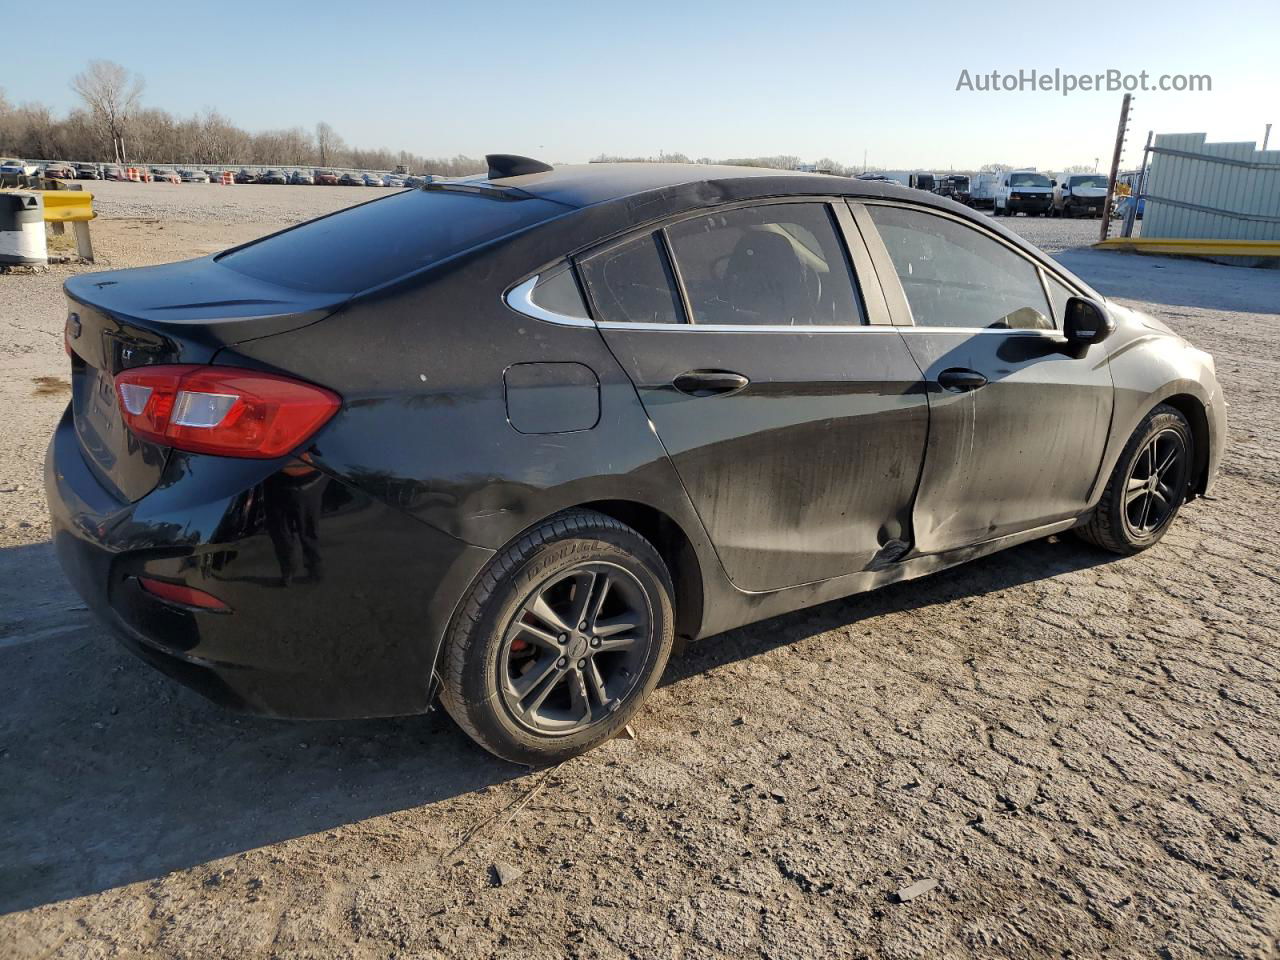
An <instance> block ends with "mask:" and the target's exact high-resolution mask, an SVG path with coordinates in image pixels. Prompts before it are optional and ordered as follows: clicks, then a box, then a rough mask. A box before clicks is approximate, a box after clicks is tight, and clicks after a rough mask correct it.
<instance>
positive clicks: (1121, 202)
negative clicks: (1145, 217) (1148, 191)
mask: <svg viewBox="0 0 1280 960" xmlns="http://www.w3.org/2000/svg"><path fill="white" fill-rule="evenodd" d="M1135 204H1136V205H1137V212H1136V213H1135V214H1134V219H1135V220H1141V219H1142V213H1143V208H1144V207H1145V206H1146V198H1145V197H1138V198H1137V199H1136V200H1135V199H1134V198H1133V196H1132V195H1131V194H1126V195H1125V196H1123V197H1116V201H1115V205H1114V206H1113V207H1112V208H1111V216H1112V217H1121V218H1124V217H1127V216H1128V215H1129V210H1130V209H1131V208H1133V206H1134V205H1135Z"/></svg>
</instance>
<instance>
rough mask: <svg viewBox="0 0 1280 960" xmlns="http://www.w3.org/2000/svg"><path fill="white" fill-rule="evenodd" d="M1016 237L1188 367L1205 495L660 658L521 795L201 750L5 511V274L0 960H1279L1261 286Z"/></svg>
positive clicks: (440, 761)
mask: <svg viewBox="0 0 1280 960" xmlns="http://www.w3.org/2000/svg"><path fill="white" fill-rule="evenodd" d="M105 186H109V187H117V186H118V187H119V190H120V193H121V195H122V199H120V200H118V201H117V200H116V199H114V198H111V199H110V200H108V198H107V196H106V193H107V192H106V191H103V194H104V198H103V203H102V204H101V205H100V208H101V209H103V210H110V211H111V212H112V214H113V215H115V216H120V215H121V214H122V211H123V212H124V215H130V216H135V217H143V218H150V217H160V216H172V215H174V211H173V209H170V210H169V211H168V213H166V212H165V211H164V210H161V209H151V208H145V209H144V207H126V206H115V204H117V203H119V204H122V205H124V204H133V203H137V202H138V201H135V200H132V199H130V198H128V197H126V196H124V193H125V191H135V192H139V191H145V190H147V189H148V188H145V187H135V186H133V185H105ZM160 189H168V188H160V187H153V188H151V190H152V191H153V192H154V193H156V195H159V190H160ZM178 191H190V192H191V194H192V195H193V196H194V195H196V194H197V193H205V194H206V195H209V196H212V195H217V194H222V195H230V196H232V202H233V203H234V204H235V205H236V208H237V210H236V212H234V213H230V212H228V211H226V210H223V211H222V212H218V211H217V210H216V209H214V208H209V209H206V208H203V207H201V208H200V209H199V212H196V209H197V208H196V207H195V206H194V205H193V206H191V207H188V206H187V202H186V199H185V194H183V193H179V192H178ZM111 192H112V193H114V192H115V191H114V190H113V191H111ZM352 192H353V193H354V194H356V196H355V198H354V199H359V198H360V197H362V196H365V195H371V194H372V193H373V191H372V190H370V191H368V193H367V194H364V193H361V192H360V191H359V190H358V189H355V188H353V190H352ZM139 195H140V193H139ZM313 195H315V196H316V197H317V198H318V199H317V200H316V201H315V202H317V203H318V202H321V200H323V201H324V202H331V201H330V200H328V199H325V198H329V197H332V198H333V199H335V200H336V199H338V193H337V192H336V191H335V190H326V189H325V188H314V189H304V188H285V187H261V188H252V187H235V188H221V187H201V186H192V187H189V188H188V187H173V188H172V193H171V194H170V196H171V197H174V198H180V203H179V206H178V208H177V209H178V210H179V211H180V215H182V216H184V217H186V214H187V211H188V210H191V211H192V213H191V216H190V217H188V218H187V219H189V220H198V221H199V222H188V223H173V222H169V221H166V222H165V223H163V224H161V223H139V222H132V223H131V222H127V221H119V220H117V221H112V220H106V221H100V222H98V223H95V225H94V232H95V240H96V242H97V243H98V246H99V248H100V249H101V250H102V252H103V254H104V255H105V256H106V257H107V258H109V259H110V260H111V262H112V263H113V264H114V265H117V266H123V265H135V264H141V263H149V262H156V261H158V260H164V259H173V258H177V257H182V256H188V255H195V254H197V253H201V252H205V251H207V250H209V249H214V248H216V247H217V246H224V245H229V244H231V243H234V242H236V241H239V240H242V239H245V238H247V237H249V236H252V235H254V233H256V232H262V231H265V230H267V229H271V228H273V227H274V226H275V225H278V224H279V223H282V222H288V221H289V220H290V219H293V218H296V217H298V216H305V215H310V214H312V213H317V212H321V211H320V210H312V209H310V208H309V207H308V208H307V210H306V212H305V213H301V212H294V211H291V210H290V208H289V206H288V200H289V198H290V197H295V196H296V197H304V196H305V197H307V198H308V199H307V202H308V203H310V202H311V197H312V196H313ZM260 197H261V198H262V199H259V198H260ZM276 197H279V198H280V200H279V204H280V205H279V206H272V204H276V203H277V201H276V199H275V198H276ZM201 199H202V200H203V199H204V197H203V196H202V197H201ZM148 202H149V201H148ZM218 202H219V203H225V202H226V201H222V200H220V201H218ZM241 203H244V204H248V207H249V209H248V210H244V211H242V210H240V209H239V205H240V204H241ZM129 210H132V211H134V212H132V213H128V211H129ZM206 217H208V218H209V219H207V220H206V219H205V218H206ZM1012 223H1013V225H1014V226H1015V229H1018V230H1020V231H1022V232H1024V233H1025V234H1026V235H1027V236H1029V237H1030V238H1031V239H1032V240H1033V241H1035V242H1037V243H1039V244H1041V245H1042V246H1044V247H1045V248H1046V249H1050V250H1059V251H1063V252H1062V253H1061V254H1060V256H1061V259H1062V260H1063V261H1064V262H1066V263H1067V264H1068V265H1069V266H1070V267H1071V268H1072V269H1074V270H1076V271H1077V272H1079V273H1080V274H1081V275H1082V276H1084V277H1085V278H1086V279H1087V280H1089V281H1090V282H1091V283H1093V284H1094V285H1095V286H1097V287H1098V288H1099V289H1100V290H1102V291H1103V292H1104V293H1107V294H1108V295H1112V296H1115V297H1117V298H1119V299H1121V300H1122V301H1124V302H1126V303H1130V304H1133V305H1137V306H1139V307H1142V308H1145V309H1149V310H1151V311H1153V312H1155V313H1157V314H1158V315H1160V316H1162V317H1164V318H1165V319H1166V320H1167V321H1168V322H1169V323H1171V324H1172V325H1173V326H1174V327H1175V328H1176V329H1178V330H1179V331H1180V332H1181V333H1183V334H1184V335H1185V336H1187V337H1188V338H1189V339H1190V340H1192V341H1193V342H1195V343H1197V344H1199V345H1202V346H1205V347H1207V348H1209V349H1211V350H1212V351H1213V352H1214V353H1215V354H1216V356H1217V364H1218V372H1219V376H1220V377H1221V379H1222V381H1223V383H1224V385H1225V388H1226V390H1227V394H1228V399H1229V400H1230V402H1231V404H1232V406H1231V439H1230V443H1229V446H1228V449H1227V454H1226V460H1225V463H1224V466H1223V476H1222V480H1221V482H1220V486H1219V488H1218V491H1217V495H1216V497H1215V498H1214V499H1213V500H1210V501H1201V502H1197V503H1196V504H1194V505H1192V506H1191V507H1190V508H1188V509H1187V510H1186V511H1185V512H1184V513H1183V514H1182V516H1181V518H1180V519H1179V521H1178V523H1177V525H1176V526H1175V528H1174V529H1173V530H1172V531H1171V532H1170V534H1169V535H1168V536H1167V537H1166V539H1165V540H1164V541H1163V542H1162V543H1161V544H1160V545H1159V546H1158V547H1156V548H1155V549H1153V550H1151V551H1148V552H1147V553H1144V554H1143V555H1141V556H1139V557H1135V558H1130V559H1123V560H1121V559H1117V558H1115V557H1111V556H1109V555H1105V554H1100V553H1097V552H1094V551H1092V550H1090V549H1087V548H1085V547H1084V546H1082V545H1080V544H1079V543H1077V542H1075V541H1074V540H1072V539H1070V538H1065V539H1057V538H1055V539H1051V540H1048V541H1043V542H1040V543H1035V544H1030V545H1027V546H1024V547H1021V548H1017V549H1014V550H1011V551H1007V552H1005V553H1003V554H999V555H996V556H993V557H989V558H986V559H984V560H981V561H978V562H976V563H973V564H971V565H969V566H966V567H962V568H959V569H957V570H954V571H950V572H948V573H944V574H941V575H939V576H936V577H932V578H928V579H925V580H922V581H916V582H913V583H907V584H899V585H895V586H892V587H889V588H886V589H884V590H881V591H879V592H876V593H873V594H868V595H864V596H861V597H857V598H853V599H849V600H844V601H839V602H835V603H830V604H827V605H825V606H822V607H819V608H816V609H814V610H811V611H806V612H803V613H799V614H794V615H791V616H787V617H782V618H779V619H777V620H773V621H770V622H768V623H763V624H757V625H754V626H751V627H748V628H745V629H742V630H737V631H733V632H732V633H729V634H727V635H724V636H722V637H719V638H715V639H713V640H710V641H707V642H704V643H701V644H698V645H695V646H694V647H693V648H691V649H690V651H689V652H688V653H687V654H686V655H685V656H684V657H683V658H681V659H679V660H676V661H673V663H672V665H671V667H670V668H669V670H668V674H667V677H666V678H665V680H664V683H663V685H662V686H661V687H660V688H659V690H658V691H657V692H656V694H655V696H654V698H653V700H652V702H651V704H650V706H649V708H648V709H647V710H646V711H644V712H643V713H642V714H641V715H640V718H639V720H638V722H637V723H636V725H635V727H636V732H637V739H635V740H617V741H614V742H612V743H611V744H608V745H606V746H605V747H603V748H602V749H600V750H597V751H595V752H594V753H592V754H590V755H588V756H585V757H581V758H578V759H576V760H573V761H571V762H569V763H566V764H564V765H562V766H560V767H558V768H555V769H553V770H550V771H545V772H542V773H538V774H528V773H527V772H525V771H523V770H521V769H519V768H516V767H512V766H510V765H507V764H504V763H501V762H499V761H497V760H495V759H493V758H491V757H489V756H488V755H486V754H484V753H482V752H481V751H479V750H478V749H477V748H475V747H473V746H472V745H471V744H470V743H469V741H467V740H466V738H465V737H464V736H463V735H462V734H461V733H459V732H458V731H457V730H456V729H455V728H454V727H453V726H452V725H451V724H450V723H449V722H448V720H447V719H445V718H443V717H440V716H428V717H424V718H409V719H404V720H389V721H376V722H375V721H368V722H361V723H310V724H300V723H287V722H272V721H266V720H260V719H254V718H243V717H236V716H233V715H231V714H228V713H225V712H223V711H221V710H219V709H217V708H216V707H213V706H211V705H209V704H206V703H205V702H204V701H202V700H200V699H199V698H198V697H196V696H195V695H194V694H191V693H189V692H187V691H186V690H184V689H181V688H178V687H175V686H173V685H171V684H169V683H168V681H166V680H164V679H163V678H162V677H160V676H159V675H157V674H155V673H154V672H153V671H151V670H150V669H148V668H146V667H145V666H143V665H142V664H140V663H138V662H136V661H135V660H133V659H132V658H131V657H130V656H129V655H128V654H126V653H124V652H123V651H122V650H120V649H119V648H118V647H117V646H116V645H115V644H114V643H113V642H112V641H111V640H110V639H109V638H108V637H107V636H106V635H105V634H104V632H103V631H102V630H101V629H99V628H98V627H96V626H95V625H94V624H93V623H92V622H91V621H90V620H89V619H88V617H87V614H86V613H85V612H84V610H83V608H82V606H81V605H80V604H79V602H78V600H77V598H76V597H75V596H74V595H73V594H72V593H71V592H70V590H69V588H67V587H66V586H64V584H63V581H62V579H61V576H60V574H59V573H58V571H57V567H56V563H55V562H54V560H53V558H52V555H51V551H50V548H49V545H48V543H47V537H48V530H47V526H46V525H45V522H44V519H43V516H42V514H43V510H44V506H43V502H42V496H41V494H40V493H39V461H40V459H41V457H42V456H43V446H44V441H45V438H46V437H47V436H48V434H49V432H50V431H51V429H52V426H53V423H54V422H55V420H56V418H57V417H58V416H59V414H60V412H61V410H62V408H63V406H64V404H65V402H66V392H65V391H66V381H65V373H66V371H65V358H64V357H63V356H62V353H61V343H60V337H61V324H62V319H63V312H64V308H63V304H62V302H61V300H60V298H59V292H58V286H59V284H60V283H61V281H62V279H63V278H65V276H67V275H68V273H69V272H70V271H71V269H72V268H66V267H62V268H54V269H52V270H51V271H50V272H49V273H46V274H41V275H34V276H7V277H0V372H3V377H2V378H0V403H2V404H3V406H2V408H0V409H3V410H5V411H7V413H6V414H5V415H4V421H3V427H2V428H0V491H10V490H11V489H12V488H19V489H12V492H0V523H3V526H2V527H0V705H2V706H0V785H2V786H0V914H3V916H0V956H4V957H23V958H25V957H139V956H148V957H150V956H166V957H192V958H197V957H198V958H208V957H236V958H256V957H273V956H289V957H306V956H315V957H329V956H338V957H352V958H384V957H385V958H390V957H446V956H449V957H452V956H458V957H472V956H510V957H517V956H518V957H548V958H550V957H566V956H573V957H646V958H647V957H666V956H671V957H682V958H721V957H744V956H745V957H769V958H782V957H796V958H800V957H805V958H808V957H828V956H842V957H843V956H849V957H854V956H866V957H891V958H899V957H902V958H905V957H939V956H948V957H951V956H954V957H963V956H975V957H997V956H998V957H1028V958H1030V957H1046V956H1053V957H1099V956H1114V957H1158V958H1183V957H1186V958H1191V957H1204V956H1208V957H1257V958H1266V957H1272V958H1274V957H1276V956H1277V935H1278V934H1280V858H1278V857H1277V843H1278V842H1280V789H1277V787H1278V786H1280V722H1278V721H1280V702H1278V699H1280V698H1278V693H1277V691H1278V689H1280V687H1278V685H1277V680H1280V613H1278V612H1277V610H1278V609H1280V605H1278V604H1277V599H1278V598H1280V572H1278V571H1280V563H1278V561H1280V518H1278V516H1277V511H1276V504H1277V502H1280V489H1278V487H1280V444H1278V443H1277V440H1278V439H1280V427H1278V426H1277V424H1278V423H1280V400H1278V399H1277V393H1276V389H1275V380H1274V378H1275V375H1276V373H1277V372H1278V371H1280V336H1278V334H1280V314H1277V309H1278V307H1280V272H1277V271H1259V270H1244V269H1240V268H1233V267H1223V266H1216V265H1210V264H1204V263H1194V262H1176V261H1173V260H1168V259H1160V258H1138V257H1130V256H1125V255H1120V254H1103V253H1097V252H1094V251H1089V250H1080V249H1072V248H1073V247H1075V246H1076V245H1077V244H1079V243H1081V242H1085V241H1087V240H1089V239H1092V231H1093V230H1096V227H1097V224H1096V222H1080V223H1070V222H1068V223H1062V222H1059V221H1048V220H1038V221H1033V220H1026V219H1024V218H1019V219H1018V220H1016V221H1012ZM1077 231H1079V232H1078V233H1077ZM499 868H501V869H500V871H499ZM922 880H930V881H936V885H935V886H933V887H932V888H931V889H929V890H927V891H926V892H923V893H921V894H920V895H918V896H916V897H914V898H911V899H908V900H907V901H906V902H899V900H900V898H899V897H898V896H896V892H897V891H899V890H902V889H904V888H907V887H908V886H909V885H911V884H913V883H915V882H917V881H922ZM926 886H927V884H926Z"/></svg>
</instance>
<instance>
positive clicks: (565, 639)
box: [559, 633, 569, 643]
mask: <svg viewBox="0 0 1280 960" xmlns="http://www.w3.org/2000/svg"><path fill="white" fill-rule="evenodd" d="M559 640H560V642H561V643H568V642H569V635H568V634H567V633H562V634H560V637H559Z"/></svg>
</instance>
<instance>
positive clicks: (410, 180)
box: [404, 173, 431, 187]
mask: <svg viewBox="0 0 1280 960" xmlns="http://www.w3.org/2000/svg"><path fill="white" fill-rule="evenodd" d="M430 182H431V178H430V177H428V176H426V175H425V174H419V173H414V174H410V175H409V176H407V177H405V178H404V185H405V186H406V187H420V186H422V185H423V184H424V183H430Z"/></svg>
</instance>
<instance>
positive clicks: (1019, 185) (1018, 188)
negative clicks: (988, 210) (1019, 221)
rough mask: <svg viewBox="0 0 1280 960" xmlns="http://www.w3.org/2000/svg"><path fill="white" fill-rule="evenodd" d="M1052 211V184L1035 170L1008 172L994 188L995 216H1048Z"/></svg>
mask: <svg viewBox="0 0 1280 960" xmlns="http://www.w3.org/2000/svg"><path fill="white" fill-rule="evenodd" d="M1052 209H1053V182H1052V181H1051V180H1050V179H1049V178H1048V177H1046V176H1045V175H1044V174H1043V173H1036V171H1035V170H1010V171H1009V172H1008V173H1005V174H1003V175H1002V176H1001V177H1000V183H999V185H998V186H997V187H996V216H997V217H1001V216H1005V217H1016V216H1017V215H1018V214H1019V213H1025V214H1026V215H1027V216H1031V215H1033V214H1037V215H1039V216H1042V217H1046V216H1048V215H1049V211H1050V210H1052Z"/></svg>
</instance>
